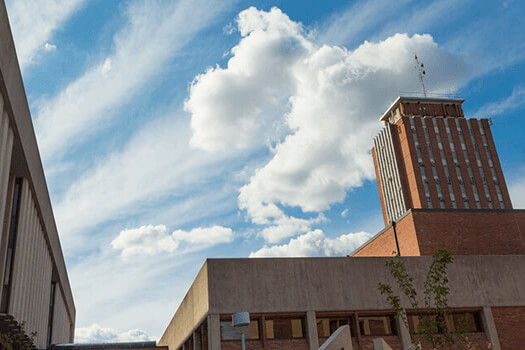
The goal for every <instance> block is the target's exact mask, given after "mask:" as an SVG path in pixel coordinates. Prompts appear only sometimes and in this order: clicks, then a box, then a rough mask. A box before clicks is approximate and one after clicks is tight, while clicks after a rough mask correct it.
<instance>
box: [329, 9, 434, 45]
mask: <svg viewBox="0 0 525 350" xmlns="http://www.w3.org/2000/svg"><path fill="white" fill-rule="evenodd" d="M410 2H411V0H399V1H389V0H367V1H359V2H355V3H353V4H352V5H351V6H349V7H347V8H345V9H343V10H342V11H336V12H335V13H334V14H333V15H332V16H330V17H329V18H328V19H327V20H326V21H325V22H324V23H323V25H322V26H321V29H320V34H319V42H321V43H324V44H336V45H344V44H349V43H352V42H355V41H357V40H359V39H358V38H361V37H362V33H363V32H364V31H370V30H373V29H377V28H378V27H380V26H381V25H382V24H384V23H385V22H386V21H388V20H389V19H390V18H392V14H393V13H395V12H396V11H398V10H399V9H401V8H404V7H403V5H405V4H406V3H410ZM395 18H396V20H397V18H398V16H396V17H395ZM427 20H428V19H427ZM405 24H406V23H405Z"/></svg>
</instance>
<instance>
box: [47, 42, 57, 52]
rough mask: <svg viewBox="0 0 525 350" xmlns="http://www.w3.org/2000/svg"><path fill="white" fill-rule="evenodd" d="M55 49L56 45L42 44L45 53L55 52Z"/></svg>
mask: <svg viewBox="0 0 525 350" xmlns="http://www.w3.org/2000/svg"><path fill="white" fill-rule="evenodd" d="M56 49H57V46H56V45H53V44H50V43H45V44H44V50H46V51H55V50H56Z"/></svg>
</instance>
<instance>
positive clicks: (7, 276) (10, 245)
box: [0, 178, 22, 313]
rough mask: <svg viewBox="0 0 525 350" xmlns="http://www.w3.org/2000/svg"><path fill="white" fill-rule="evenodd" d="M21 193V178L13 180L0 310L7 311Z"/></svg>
mask: <svg viewBox="0 0 525 350" xmlns="http://www.w3.org/2000/svg"><path fill="white" fill-rule="evenodd" d="M21 193H22V178H17V179H16V180H15V188H14V193H13V202H12V205H11V218H10V225H9V236H8V239H7V256H6V261H5V270H4V280H3V281H2V282H3V283H2V285H3V287H2V301H1V302H0V312H3V313H7V310H8V308H9V298H10V296H11V279H12V278H13V266H14V259H15V247H16V236H17V231H18V216H19V213H20V199H21Z"/></svg>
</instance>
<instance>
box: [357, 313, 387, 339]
mask: <svg viewBox="0 0 525 350" xmlns="http://www.w3.org/2000/svg"><path fill="white" fill-rule="evenodd" d="M359 328H360V329H361V334H362V335H391V334H395V328H394V317H393V316H359Z"/></svg>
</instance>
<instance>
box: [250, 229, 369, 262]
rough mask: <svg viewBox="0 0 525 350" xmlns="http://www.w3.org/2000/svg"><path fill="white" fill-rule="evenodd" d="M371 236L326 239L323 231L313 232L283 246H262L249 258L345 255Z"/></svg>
mask: <svg viewBox="0 0 525 350" xmlns="http://www.w3.org/2000/svg"><path fill="white" fill-rule="evenodd" d="M371 236H372V235H371V234H370V233H367V232H357V233H348V234H344V235H341V236H339V237H336V238H333V239H332V238H328V237H326V236H325V234H324V233H323V231H321V230H314V231H311V232H308V233H305V234H304V235H301V236H298V237H296V238H292V239H291V240H290V242H288V243H286V244H283V245H274V246H264V247H263V248H261V249H259V250H257V251H255V252H252V253H251V254H250V257H251V258H256V257H272V256H274V257H277V256H296V257H297V256H333V255H339V256H341V255H347V254H350V253H351V252H352V251H353V250H354V249H356V248H357V247H359V246H360V245H361V244H363V243H364V242H366V241H367V240H368V239H369V238H370V237H371Z"/></svg>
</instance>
